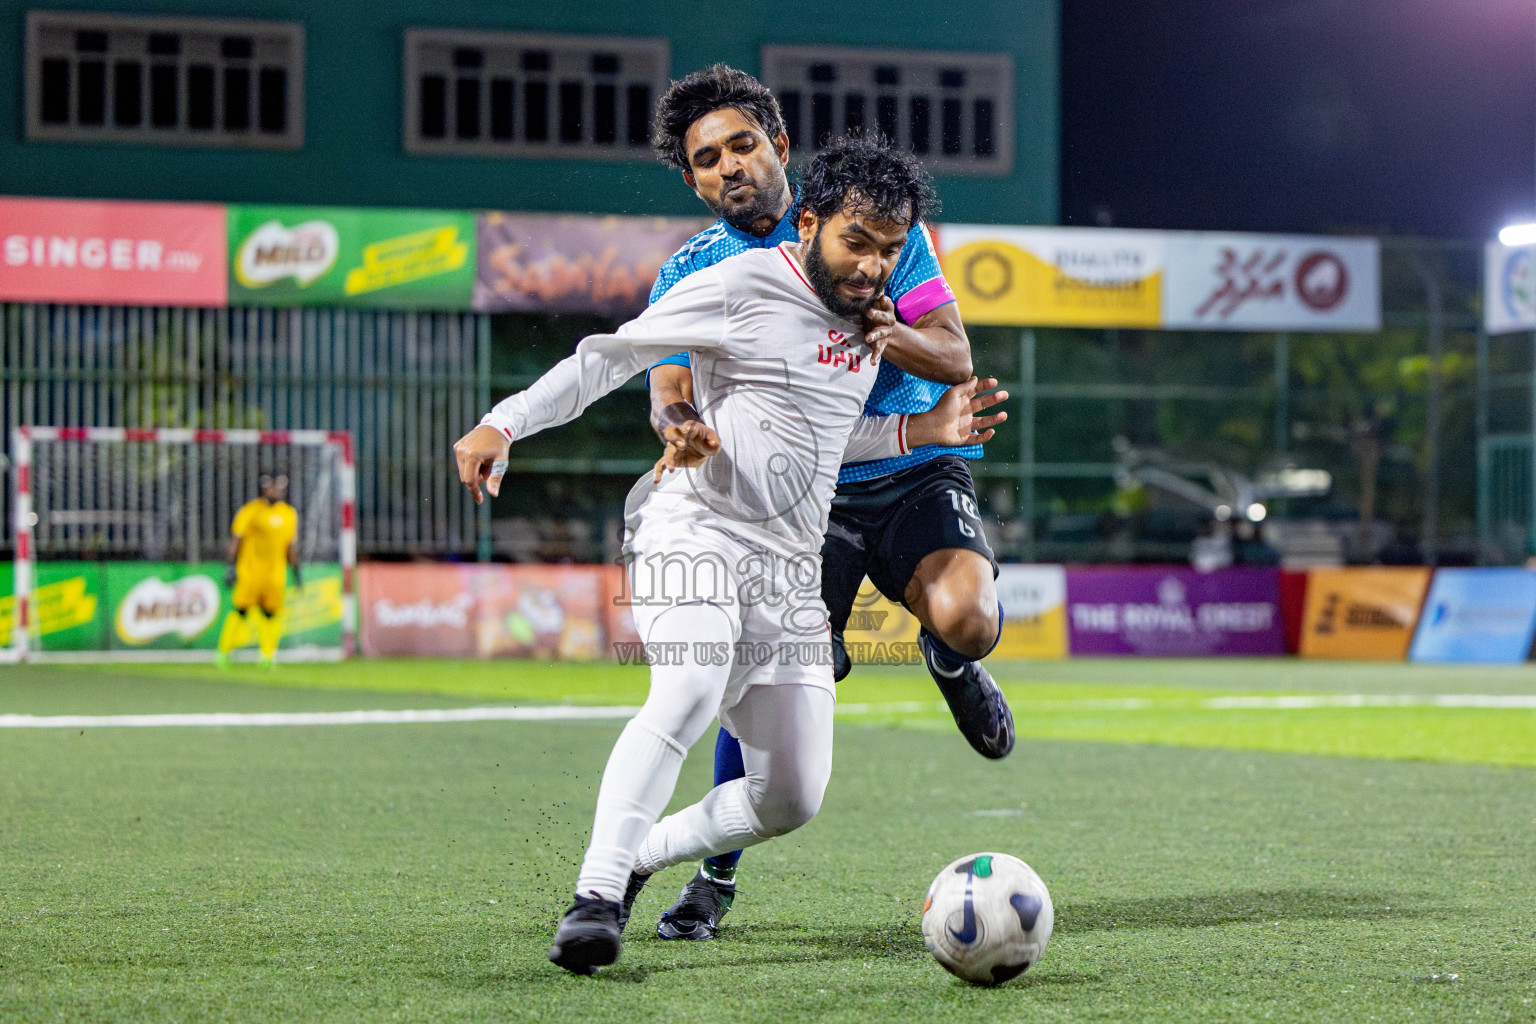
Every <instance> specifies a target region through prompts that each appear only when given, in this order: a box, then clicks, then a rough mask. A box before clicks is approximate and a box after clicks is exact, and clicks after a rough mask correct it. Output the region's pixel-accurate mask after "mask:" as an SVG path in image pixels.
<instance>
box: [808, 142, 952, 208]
mask: <svg viewBox="0 0 1536 1024" xmlns="http://www.w3.org/2000/svg"><path fill="white" fill-rule="evenodd" d="M800 205H801V206H802V208H804V209H807V210H810V211H811V212H812V213H814V214H816V218H817V219H818V220H821V221H825V220H826V219H827V218H828V217H832V216H835V215H836V214H837V213H838V212H839V211H840V210H843V209H848V210H850V211H851V212H853V213H859V214H865V215H872V216H874V217H876V218H878V219H880V220H892V221H901V222H904V223H906V224H909V225H910V224H916V223H918V222H919V221H924V220H927V219H928V218H929V217H931V216H932V215H933V214H935V213H937V212H938V211H939V196H938V193H937V192H935V191H934V189H933V178H931V177H930V176H929V174H928V171H927V169H926V168H925V167H923V164H922V161H920V160H918V159H917V157H915V156H913V155H912V154H911V153H908V152H907V151H906V150H904V149H897V148H896V147H895V146H894V145H892V144H891V141H890V140H889V139H887V138H886V137H885V136H884V135H883V134H881V133H880V132H877V131H867V132H855V133H852V134H849V135H842V136H839V137H837V138H834V139H829V140H828V141H827V144H826V145H825V146H823V147H822V148H821V152H819V153H817V154H816V155H815V156H814V157H812V158H811V159H810V160H809V161H808V162H807V163H806V165H805V171H804V173H803V174H801V176H800Z"/></svg>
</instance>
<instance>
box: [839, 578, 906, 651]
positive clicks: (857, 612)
mask: <svg viewBox="0 0 1536 1024" xmlns="http://www.w3.org/2000/svg"><path fill="white" fill-rule="evenodd" d="M919 628H920V627H919V624H918V621H917V616H915V615H913V614H912V613H911V612H909V611H907V609H906V608H905V607H903V606H902V605H899V604H896V603H895V602H893V601H887V600H886V599H885V597H884V596H883V595H882V594H881V593H880V591H878V590H876V589H875V585H874V584H873V583H871V582H869V580H868V579H867V578H866V579H865V580H864V585H863V586H861V587H860V588H859V594H858V596H857V597H856V598H854V600H853V611H852V612H850V613H849V615H848V626H847V628H846V629H844V630H843V643H844V645H845V646H846V647H847V648H848V657H849V660H851V661H852V662H853V663H854V664H855V665H871V664H873V665H891V664H905V663H908V662H917V661H920V660H921V659H922V655H921V654H920V653H918V650H917V631H918V629H919Z"/></svg>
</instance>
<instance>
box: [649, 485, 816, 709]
mask: <svg viewBox="0 0 1536 1024" xmlns="http://www.w3.org/2000/svg"><path fill="white" fill-rule="evenodd" d="M658 520H659V521H658ZM624 554H625V559H626V562H627V571H628V578H629V593H628V594H627V595H625V597H626V599H628V600H629V601H630V610H631V612H632V613H633V615H634V619H635V628H636V630H637V631H638V633H639V634H640V638H641V639H642V640H645V641H648V642H649V640H650V633H651V627H652V625H653V624H654V623H655V622H656V620H657V618H659V617H660V616H661V615H663V614H664V613H666V612H668V611H670V610H672V609H678V608H682V607H685V606H689V605H696V606H708V605H712V606H714V607H716V608H718V609H719V610H720V612H723V613H724V619H725V620H726V621H727V622H728V627H727V628H726V629H725V630H724V631H722V630H721V628H720V627H719V626H717V625H715V624H714V623H717V622H719V621H720V617H719V613H718V612H704V610H703V608H702V607H701V608H700V613H701V617H700V620H699V621H700V626H701V630H700V637H699V640H698V642H696V643H693V644H691V645H689V646H690V649H688V650H676V649H672V650H665V651H663V650H648V651H647V654H648V655H649V657H651V658H652V659H653V661H654V659H656V658H658V657H663V658H683V659H686V660H687V661H688V662H689V663H693V664H707V665H718V666H720V667H721V668H722V669H726V668H728V670H729V679H728V682H727V684H726V689H725V696H724V698H723V699H722V700H721V704H720V720H721V722H722V723H724V724H725V725H726V728H727V729H729V728H730V721H729V717H730V709H731V708H733V707H735V706H736V704H737V703H738V702H740V700H741V697H742V695H743V694H744V693H746V691H747V690H748V689H750V688H751V687H753V686H763V685H773V684H782V683H797V684H801V685H810V686H818V687H821V688H822V689H825V690H827V691H828V692H829V693H832V694H833V695H834V696H835V695H836V692H837V689H836V684H835V683H834V682H833V681H832V645H831V632H830V627H829V626H828V624H827V608H826V605H825V604H824V603H823V602H822V599H821V553H820V552H811V553H808V554H805V555H797V556H793V557H789V556H785V555H783V554H780V553H776V552H773V551H771V550H768V549H765V548H763V547H761V546H760V545H756V544H753V543H751V542H749V541H746V540H743V539H742V538H740V537H737V536H734V535H732V534H729V533H727V532H725V531H723V530H720V529H717V528H714V527H712V526H709V525H702V524H700V523H699V522H697V521H692V522H679V521H678V520H676V519H673V518H672V517H670V516H669V517H660V516H654V517H649V516H648V517H644V518H642V519H641V520H640V522H639V523H638V524H637V527H636V529H635V531H634V532H633V534H632V535H631V536H630V539H629V543H628V544H626V546H625V551H624ZM706 615H707V616H708V617H707V618H706V617H704V616H706ZM676 646H677V645H674V647H676Z"/></svg>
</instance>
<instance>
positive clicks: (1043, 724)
mask: <svg viewBox="0 0 1536 1024" xmlns="http://www.w3.org/2000/svg"><path fill="white" fill-rule="evenodd" d="M992 671H993V672H994V673H995V674H996V676H997V678H998V680H999V681H1000V682H1001V683H1002V684H1003V686H1004V689H1005V691H1006V692H1007V694H1008V697H1009V700H1010V702H1011V703H1012V706H1013V709H1014V721H1015V723H1016V727H1017V728H1018V731H1019V732H1020V734H1021V735H1027V736H1034V737H1038V738H1042V739H1078V740H1107V741H1111V742H1128V743H1155V744H1171V745H1177V746H1194V747H1212V746H1215V747H1228V748H1234V749H1242V750H1272V751H1291V752H1296V753H1316V754H1335V755H1341V756H1349V757H1386V758H1394V759H1403V760H1426V761H1460V762H1468V763H1482V764H1506V765H1527V766H1536V708H1495V709H1444V708H1415V707H1408V708H1381V707H1363V708H1317V709H1304V710H1277V709H1261V710H1234V709H1218V708H1212V707H1209V706H1207V705H1206V703H1205V702H1208V701H1209V700H1211V699H1212V698H1216V697H1221V696H1227V695H1257V696H1265V695H1272V694H1279V693H1284V694H1319V695H1328V694H1361V695H1366V696H1427V695H1435V694H1469V693H1470V694H1488V695H1494V696H1498V695H1509V694H1526V695H1529V694H1536V666H1523V665H1522V666H1509V667H1505V666H1500V667H1485V666H1459V665H1458V666H1443V665H1392V664H1386V665H1384V664H1379V663H1374V664H1373V663H1346V662H1311V661H1300V660H1297V659H1265V660H1260V659H1243V660H1237V659H1234V660H1203V661H1193V660H1130V659H1098V660H1076V661H1061V662H1046V663H1028V662H998V663H992ZM20 672H21V676H20V678H19V679H18V681H17V682H16V683H14V684H13V685H12V686H11V687H9V688H8V691H9V692H11V693H12V694H13V695H15V697H14V699H21V697H20V694H22V693H27V694H32V695H35V697H36V701H35V702H34V704H32V705H28V706H27V707H26V708H21V707H20V706H19V705H18V706H16V707H15V708H14V709H16V710H34V709H36V710H37V712H38V713H44V712H45V711H46V710H47V709H54V710H64V711H70V712H74V713H84V712H90V711H92V710H93V709H94V710H96V711H97V713H104V712H105V711H106V710H110V711H112V712H115V713H121V712H124V711H131V710H133V709H134V707H133V705H134V702H135V701H138V702H140V703H142V702H143V698H141V697H129V698H126V700H127V703H125V702H124V699H120V698H119V697H118V696H113V694H124V693H135V694H136V693H139V692H141V691H140V690H139V689H133V688H130V689H128V690H124V689H123V688H122V686H121V685H114V684H111V683H109V682H108V680H112V679H117V680H121V681H123V682H132V681H140V682H143V681H148V680H153V681H154V685H155V695H154V697H153V699H152V703H153V706H152V707H151V706H148V705H145V706H143V707H142V708H140V710H144V711H150V710H156V711H198V710H208V709H211V706H210V707H209V708H205V707H204V702H206V701H207V700H209V699H213V697H212V695H213V694H215V693H217V694H220V695H221V696H219V697H218V698H217V699H218V700H221V701H226V702H227V701H233V702H235V703H236V704H237V705H238V706H239V707H240V708H244V709H252V710H262V709H266V708H267V707H268V704H269V703H270V701H271V700H272V699H274V697H269V696H267V694H269V693H272V692H273V690H274V688H281V689H289V690H294V691H297V692H302V693H305V694H306V696H304V697H303V698H302V699H303V700H304V701H305V702H306V703H305V705H304V706H305V708H306V709H310V708H313V707H344V706H345V707H355V706H357V701H358V699H359V694H358V693H357V692H356V691H359V690H367V691H369V696H368V699H369V700H370V701H371V702H372V705H373V706H381V707H383V706H389V707H405V706H431V705H442V706H448V705H451V704H465V703H485V702H487V701H490V702H511V703H541V704H620V705H634V704H639V703H641V702H642V701H644V699H645V694H646V688H647V680H648V678H649V677H648V675H647V672H646V670H645V668H644V667H624V666H619V665H614V664H609V663H588V664H558V665H555V664H540V663H529V662H505V661H504V662H474V661H430V660H417V661H406V660H401V661H352V662H347V663H344V664H340V665H337V664H316V665H285V666H282V667H280V668H279V669H278V670H277V671H275V672H269V671H266V670H264V669H261V668H258V667H255V666H237V667H235V668H232V669H230V670H228V671H227V672H222V673H221V672H218V671H217V670H215V669H213V668H211V667H210V666H206V665H187V666H135V667H123V666H118V667H111V668H108V667H104V666H55V667H48V668H29V669H24V670H20ZM13 674H15V673H14V670H13ZM96 680H100V682H96ZM210 681H214V682H217V683H219V684H225V685H218V686H216V687H214V688H212V689H211V690H210V688H209V687H208V685H207V684H208V683H209V682H210ZM239 684H257V685H259V686H260V687H261V689H259V690H251V689H250V687H249V686H241V685H239ZM81 687H83V689H79V688H81ZM77 690H78V692H79V694H80V696H79V697H78V699H76V698H74V697H72V696H70V695H71V694H73V693H76V692H77ZM328 694H329V696H327V695H328ZM838 697H839V702H840V705H841V706H842V707H843V709H844V712H845V714H846V715H847V716H848V717H859V718H863V719H866V720H869V721H873V722H877V723H881V724H903V725H908V726H913V727H917V728H927V729H934V730H939V731H944V732H947V731H949V730H950V729H952V726H951V725H950V718H949V715H948V714H947V713H946V712H945V710H944V708H943V705H942V703H940V702H939V700H938V694H937V691H936V690H935V689H934V687H933V683H932V681H931V680H929V678H928V676H927V674H926V673H924V672H923V671H922V670H921V669H911V668H908V669H902V668H886V667H882V668H869V667H860V668H858V669H856V670H855V671H854V673H853V674H852V675H851V676H850V677H849V678H848V679H846V680H844V682H843V683H841V684H839V687H838ZM28 699H31V698H28ZM294 699H298V698H294ZM1127 701H1135V702H1140V705H1141V706H1135V707H1131V706H1126V702H1127ZM227 707H229V705H228V704H220V705H219V707H218V710H224V709H226V708H227Z"/></svg>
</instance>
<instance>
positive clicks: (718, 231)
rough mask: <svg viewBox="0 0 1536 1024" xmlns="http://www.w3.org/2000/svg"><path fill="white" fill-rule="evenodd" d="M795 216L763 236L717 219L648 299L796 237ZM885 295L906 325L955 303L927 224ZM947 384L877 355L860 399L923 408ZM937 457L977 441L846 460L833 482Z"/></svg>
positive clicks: (793, 211)
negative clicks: (871, 383) (870, 386)
mask: <svg viewBox="0 0 1536 1024" xmlns="http://www.w3.org/2000/svg"><path fill="white" fill-rule="evenodd" d="M799 219H800V203H799V201H798V200H796V202H795V203H793V204H792V205H791V206H790V208H789V212H788V213H786V214H785V215H784V218H783V219H782V220H780V221H779V222H778V223H777V224H775V225H774V228H773V230H772V231H770V232H769V233H768V234H767V235H766V236H765V237H763V238H758V237H757V236H756V235H749V234H747V232H745V231H738V230H737V229H736V228H734V227H732V226H731V225H730V224H727V223H726V222H725V221H724V220H718V221H716V222H715V223H714V224H711V225H710V226H709V227H708V228H706V229H705V230H703V231H701V232H699V233H698V234H697V235H694V236H693V237H692V238H690V239H688V241H686V242H684V243H683V247H682V248H681V249H679V250H677V252H675V253H673V254H672V257H671V258H670V259H668V260H667V262H665V263H663V264H662V265H661V270H660V272H659V273H657V275H656V284H655V285H654V286H652V288H651V299H650V301H652V302H655V301H656V300H657V299H659V298H661V297H662V296H663V295H665V294H666V293H667V290H668V289H669V288H671V287H672V286H673V285H675V284H677V282H679V281H681V280H682V279H683V278H685V277H687V276H688V275H689V274H692V273H693V272H694V271H696V270H702V269H703V268H705V267H712V266H714V265H715V264H717V263H719V262H720V261H722V260H726V259H729V258H730V257H732V256H737V255H740V254H741V253H744V252H746V251H747V250H749V249H766V248H769V247H771V246H775V245H778V244H780V243H781V242H795V241H799V239H800V233H799V231H798V230H796V227H795V225H796V224H797V223H798V222H799ZM885 293H886V294H887V295H889V296H890V297H891V301H892V302H894V303H895V304H896V315H897V317H898V318H900V320H901V321H902V322H903V323H907V324H910V323H914V322H915V321H917V320H918V319H919V318H920V317H922V316H924V315H925V314H927V313H928V312H930V311H931V310H935V309H938V308H939V307H940V306H942V305H944V304H945V303H947V302H954V301H955V293H954V292H952V291H951V290H950V288H949V282H947V281H945V280H944V274H943V272H942V271H940V270H939V259H938V256H936V255H935V254H934V251H933V240H932V239H931V238H930V237H929V236H928V230H927V228H925V227H923V226H922V225H918V229H917V230H916V231H914V232H912V233H911V234H909V235H908V236H907V244H906V245H905V246H903V247H902V250H901V256H900V257H899V258H898V259H897V261H896V269H895V270H893V271H891V277H890V280H889V281H887V282H886V285H885ZM661 362H662V363H673V364H676V365H678V366H687V365H688V353H686V352H679V353H678V354H677V355H675V356H668V357H667V358H666V359H663V360H662V361H661ZM657 365H660V364H657ZM948 388H949V386H948V385H946V384H938V383H935V382H934V381H931V380H924V379H923V378H921V377H914V376H913V375H912V374H910V373H908V372H907V371H905V370H903V369H901V368H900V367H898V366H897V365H896V364H895V363H893V362H891V361H890V360H889V359H882V360H881V361H880V374H879V376H878V377H876V378H875V387H874V390H873V391H871V392H870V394H869V400H868V401H866V402H865V403H864V412H865V414H866V415H870V416H894V415H897V414H899V413H917V412H927V411H928V410H929V409H932V408H933V407H934V406H935V405H936V404H938V401H939V398H940V396H942V395H943V394H944V392H945V391H947V390H948ZM940 455H961V456H964V457H965V458H967V459H979V458H981V455H982V448H981V445H979V444H972V445H965V446H963V447H958V448H956V447H946V446H943V445H926V446H924V447H922V448H918V449H916V450H915V451H912V452H909V453H908V454H906V455H898V456H896V457H894V458H890V459H877V460H875V461H873V462H850V463H846V464H844V466H843V468H842V471H841V472H839V473H838V476H837V482H838V483H840V484H846V483H851V482H853V481H855V480H872V479H874V478H875V477H880V476H886V475H888V474H891V473H895V472H897V471H898V470H903V469H906V468H908V467H910V466H916V465H920V464H922V463H924V462H927V461H928V460H929V459H934V458H937V457H938V456H940Z"/></svg>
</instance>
